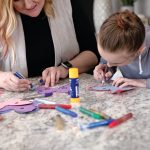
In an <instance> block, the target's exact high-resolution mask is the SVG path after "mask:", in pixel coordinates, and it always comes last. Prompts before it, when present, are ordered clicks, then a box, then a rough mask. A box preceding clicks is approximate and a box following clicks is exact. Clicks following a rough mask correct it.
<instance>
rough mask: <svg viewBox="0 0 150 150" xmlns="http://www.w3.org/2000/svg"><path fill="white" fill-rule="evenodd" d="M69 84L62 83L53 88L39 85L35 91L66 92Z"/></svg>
mask: <svg viewBox="0 0 150 150" xmlns="http://www.w3.org/2000/svg"><path fill="white" fill-rule="evenodd" d="M69 88H70V87H69V84H66V85H63V86H60V87H55V88H52V87H45V86H39V87H38V88H37V92H38V93H39V94H44V93H48V92H52V93H54V92H57V93H68V92H69Z"/></svg>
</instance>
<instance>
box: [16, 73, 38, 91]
mask: <svg viewBox="0 0 150 150" xmlns="http://www.w3.org/2000/svg"><path fill="white" fill-rule="evenodd" d="M14 75H15V76H16V77H18V78H19V79H25V77H24V76H23V75H22V74H21V73H20V72H15V73H14ZM30 90H35V86H34V85H33V84H32V83H30Z"/></svg>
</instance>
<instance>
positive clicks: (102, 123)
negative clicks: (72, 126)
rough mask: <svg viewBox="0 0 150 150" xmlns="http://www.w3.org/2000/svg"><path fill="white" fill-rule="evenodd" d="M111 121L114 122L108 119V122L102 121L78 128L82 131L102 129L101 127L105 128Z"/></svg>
mask: <svg viewBox="0 0 150 150" xmlns="http://www.w3.org/2000/svg"><path fill="white" fill-rule="evenodd" d="M112 121H114V120H113V119H108V120H104V121H99V122H92V123H89V124H87V125H82V126H81V127H80V129H81V130H84V129H92V128H96V127H102V126H107V125H109V124H110V123H111V122H112Z"/></svg>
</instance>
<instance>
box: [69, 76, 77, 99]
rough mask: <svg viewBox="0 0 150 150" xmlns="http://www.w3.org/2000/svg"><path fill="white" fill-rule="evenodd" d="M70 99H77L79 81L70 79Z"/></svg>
mask: <svg viewBox="0 0 150 150" xmlns="http://www.w3.org/2000/svg"><path fill="white" fill-rule="evenodd" d="M69 81H70V97H71V98H78V97H79V79H70V80H69Z"/></svg>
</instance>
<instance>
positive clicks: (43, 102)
mask: <svg viewBox="0 0 150 150" xmlns="http://www.w3.org/2000/svg"><path fill="white" fill-rule="evenodd" d="M33 101H36V102H39V103H42V104H56V103H55V102H52V101H48V100H45V99H40V98H35V99H34V100H32V102H33Z"/></svg>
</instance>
